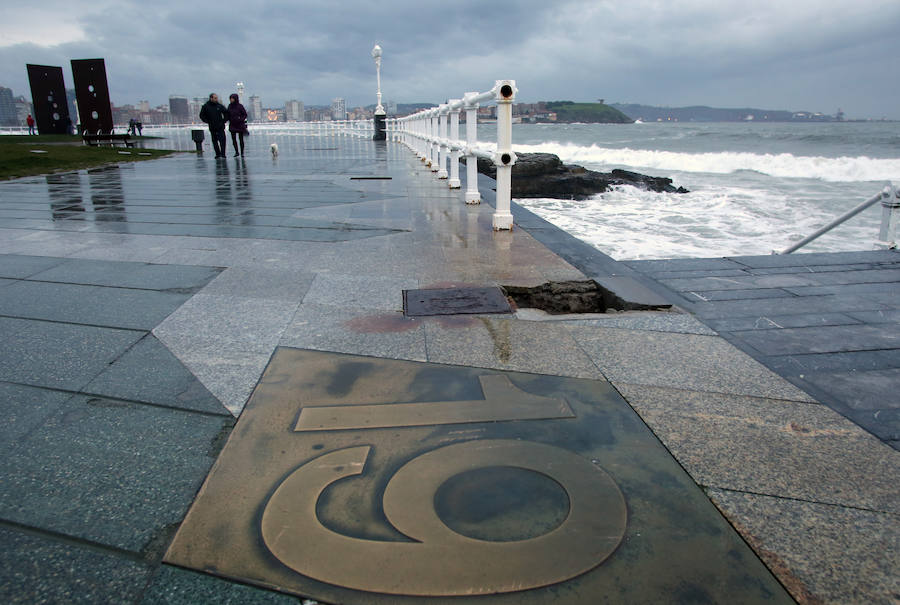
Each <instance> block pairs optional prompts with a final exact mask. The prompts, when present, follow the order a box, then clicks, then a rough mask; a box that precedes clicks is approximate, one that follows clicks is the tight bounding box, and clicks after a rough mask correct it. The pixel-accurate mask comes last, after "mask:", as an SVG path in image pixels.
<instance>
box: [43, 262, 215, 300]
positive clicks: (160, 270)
mask: <svg viewBox="0 0 900 605" xmlns="http://www.w3.org/2000/svg"><path fill="white" fill-rule="evenodd" d="M218 273H219V269H216V268H211V267H186V266H181V267H173V266H171V265H154V264H148V263H134V262H123V261H109V262H100V261H96V260H90V261H88V260H80V259H69V260H65V261H63V262H62V263H59V264H57V265H56V266H55V267H53V268H51V269H48V270H46V271H41V272H39V273H34V274H32V275H31V276H30V277H29V279H31V280H35V281H47V282H61V283H68V284H84V285H93V286H114V287H117V288H139V289H145V290H170V291H178V292H179V293H193V292H195V291H197V290H199V289H200V288H202V287H203V286H205V285H206V284H207V282H209V280H211V279H213V278H214V277H216V275H218Z"/></svg>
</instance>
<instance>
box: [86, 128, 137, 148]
mask: <svg viewBox="0 0 900 605" xmlns="http://www.w3.org/2000/svg"><path fill="white" fill-rule="evenodd" d="M129 136H130V135H127V134H114V133H111V132H110V133H105V134H104V133H97V134H90V133H87V132H85V133H84V134H82V135H81V138H82V140H83V141H84V142H85V143H87V144H88V145H90V146H91V147H96V146H98V145H100V143H109V144H110V145H115V144H116V143H119V142H120V143H125V146H126V147H134V141H131V140H129V138H128V137H129Z"/></svg>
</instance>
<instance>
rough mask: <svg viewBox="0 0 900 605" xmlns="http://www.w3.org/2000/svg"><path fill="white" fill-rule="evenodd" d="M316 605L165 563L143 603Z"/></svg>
mask: <svg viewBox="0 0 900 605" xmlns="http://www.w3.org/2000/svg"><path fill="white" fill-rule="evenodd" d="M301 601H302V605H316V603H315V602H314V601H309V600H302V599H298V598H297V597H294V596H291V595H286V594H282V593H279V592H274V591H271V590H263V589H261V588H254V587H252V586H247V585H246V584H238V583H237V582H229V581H228V580H223V579H221V578H217V577H216V576H211V575H207V574H202V573H197V572H195V571H188V570H186V569H180V568H178V567H172V566H170V565H162V566H161V567H160V568H159V570H158V571H157V572H156V574H155V575H154V576H153V580H152V581H151V582H150V585H149V586H148V587H147V590H146V592H145V593H144V597H143V599H141V601H140V603H141V605H257V604H259V605H262V604H266V603H271V604H273V605H278V604H283V605H291V604H293V605H300V604H301Z"/></svg>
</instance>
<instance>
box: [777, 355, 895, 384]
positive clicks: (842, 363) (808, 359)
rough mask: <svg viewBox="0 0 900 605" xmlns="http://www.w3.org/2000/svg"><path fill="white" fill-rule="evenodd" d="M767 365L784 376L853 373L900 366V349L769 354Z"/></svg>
mask: <svg viewBox="0 0 900 605" xmlns="http://www.w3.org/2000/svg"><path fill="white" fill-rule="evenodd" d="M766 365H767V366H768V367H770V368H772V369H773V370H774V371H776V372H778V373H779V374H781V375H782V376H800V377H801V378H802V377H804V376H805V375H806V374H807V373H810V374H811V373H816V372H853V371H865V370H887V369H891V368H900V350H897V349H893V350H889V351H849V352H846V353H818V354H810V355H784V356H776V357H767V358H766Z"/></svg>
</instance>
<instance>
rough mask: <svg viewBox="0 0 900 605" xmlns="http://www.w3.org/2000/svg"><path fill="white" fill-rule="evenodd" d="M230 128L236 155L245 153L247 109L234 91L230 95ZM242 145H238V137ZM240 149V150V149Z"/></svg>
mask: <svg viewBox="0 0 900 605" xmlns="http://www.w3.org/2000/svg"><path fill="white" fill-rule="evenodd" d="M228 98H229V99H230V100H231V103H229V104H228V124H229V126H228V130H230V131H231V144H232V145H233V146H234V157H237V156H238V155H241V156H243V155H244V135H245V134H247V110H246V109H244V106H243V105H241V104H240V102H239V100H238V96H237V95H236V94H234V93H232V94H231V96H230V97H228ZM239 137H240V141H241V145H240V148H239V147H238V138H239ZM239 150H240V151H239Z"/></svg>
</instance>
